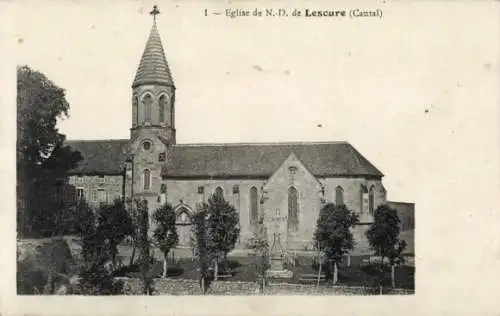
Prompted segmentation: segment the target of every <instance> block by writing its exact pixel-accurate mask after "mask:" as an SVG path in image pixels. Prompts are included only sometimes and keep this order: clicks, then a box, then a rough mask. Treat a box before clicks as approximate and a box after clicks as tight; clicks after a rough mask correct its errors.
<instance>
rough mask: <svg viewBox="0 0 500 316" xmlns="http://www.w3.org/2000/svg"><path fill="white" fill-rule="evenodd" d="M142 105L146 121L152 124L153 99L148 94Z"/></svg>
mask: <svg viewBox="0 0 500 316" xmlns="http://www.w3.org/2000/svg"><path fill="white" fill-rule="evenodd" d="M142 103H143V104H144V121H145V122H148V123H151V104H152V103H153V98H152V97H151V95H150V94H146V95H145V96H144V98H142Z"/></svg>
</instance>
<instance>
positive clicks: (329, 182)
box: [67, 7, 386, 251]
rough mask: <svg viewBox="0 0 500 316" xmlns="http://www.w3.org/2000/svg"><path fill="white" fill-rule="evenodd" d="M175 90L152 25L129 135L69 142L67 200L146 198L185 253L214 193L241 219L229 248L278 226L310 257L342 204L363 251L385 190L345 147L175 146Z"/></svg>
mask: <svg viewBox="0 0 500 316" xmlns="http://www.w3.org/2000/svg"><path fill="white" fill-rule="evenodd" d="M157 13H159V12H158V11H157V9H156V7H155V9H154V10H153V11H152V15H153V16H156V14H157ZM138 57H139V56H138ZM131 79H132V78H131ZM175 91H176V87H175V84H174V80H173V76H172V73H171V71H170V68H169V65H168V63H167V59H166V56H165V52H164V48H163V45H162V41H161V37H160V34H159V31H158V27H157V23H156V19H155V20H154V22H153V25H152V28H151V31H150V33H149V37H148V38H147V41H146V46H145V49H144V52H143V54H142V57H141V58H140V62H139V66H138V68H137V71H136V74H135V77H134V78H133V82H132V86H131V101H130V106H131V112H132V121H131V128H130V138H129V139H110V140H68V141H67V144H68V145H70V146H71V147H72V148H74V149H75V150H78V151H80V153H81V154H82V156H83V160H82V161H80V163H79V164H78V166H77V167H76V168H75V169H73V170H71V171H70V176H69V180H68V181H69V185H70V186H71V187H73V192H74V198H76V199H81V198H85V200H86V201H88V202H89V203H90V204H91V205H99V203H110V202H112V201H113V200H114V199H116V198H122V199H135V198H139V199H146V200H147V201H148V205H149V212H150V213H152V212H153V211H154V210H155V209H156V208H158V207H159V206H160V205H162V204H163V203H165V202H168V203H170V204H171V205H172V206H173V207H174V210H175V212H176V216H177V219H176V224H177V230H178V234H179V246H180V247H189V246H190V240H191V235H190V234H191V221H190V218H191V216H192V214H193V213H194V212H196V206H197V204H198V203H200V202H202V201H206V200H207V199H208V198H209V197H210V195H212V194H214V193H215V192H217V193H220V194H222V195H223V196H224V197H225V199H226V200H227V201H229V202H230V203H231V204H232V205H234V207H235V208H236V209H237V211H238V212H239V216H240V217H239V223H240V229H241V234H240V240H239V241H238V245H237V247H239V248H244V247H245V245H246V242H247V241H248V239H249V238H251V237H252V236H253V234H254V233H255V232H256V231H257V230H258V229H259V225H266V227H269V229H271V230H272V229H273V228H272V227H275V226H274V225H275V223H276V222H279V223H280V225H281V227H282V228H280V230H281V232H282V234H281V243H282V244H283V246H284V247H286V248H287V249H289V250H311V249H312V247H313V243H312V239H313V234H314V230H315V227H316V220H317V217H318V215H319V211H320V209H321V206H322V204H323V203H325V202H333V203H344V204H345V205H346V206H347V207H348V208H349V209H351V210H353V211H354V212H356V213H358V214H359V218H360V223H359V225H358V226H357V227H355V228H354V229H353V233H354V236H355V240H356V247H357V249H358V250H360V251H363V250H367V249H368V244H367V241H366V237H365V236H364V232H365V231H366V230H367V229H368V227H369V226H368V225H369V224H370V223H371V222H372V221H373V212H374V209H376V208H377V206H378V205H380V204H382V203H385V202H386V190H385V188H384V186H383V184H382V178H383V174H382V173H381V172H380V171H379V170H378V169H377V168H376V167H375V166H374V165H373V164H372V163H370V161H368V159H366V158H365V157H364V156H363V155H362V154H361V153H360V152H358V151H357V150H356V149H355V148H354V147H353V146H352V145H351V144H349V143H348V142H344V141H332V142H297V143H234V144H233V143H231V144H178V143H177V142H176V133H177V126H176V123H175V121H176V116H175ZM181 130H182V128H181ZM261 219H262V220H261Z"/></svg>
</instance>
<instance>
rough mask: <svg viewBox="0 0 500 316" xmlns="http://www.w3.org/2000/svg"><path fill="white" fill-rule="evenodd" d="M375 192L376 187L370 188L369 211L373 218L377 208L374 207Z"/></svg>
mask: <svg viewBox="0 0 500 316" xmlns="http://www.w3.org/2000/svg"><path fill="white" fill-rule="evenodd" d="M373 191H374V187H373V186H372V187H371V188H370V192H369V193H368V209H369V211H370V214H371V215H372V216H373V215H374V214H373V211H374V206H375V205H374V196H373V194H374V192H373Z"/></svg>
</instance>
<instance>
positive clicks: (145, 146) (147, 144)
mask: <svg viewBox="0 0 500 316" xmlns="http://www.w3.org/2000/svg"><path fill="white" fill-rule="evenodd" d="M142 148H143V149H144V150H145V151H149V150H151V142H144V143H142Z"/></svg>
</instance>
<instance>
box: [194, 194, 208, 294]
mask: <svg viewBox="0 0 500 316" xmlns="http://www.w3.org/2000/svg"><path fill="white" fill-rule="evenodd" d="M207 209H208V207H207V205H206V204H205V203H204V204H203V205H201V206H200V207H199V209H198V210H197V212H196V213H194V214H193V218H192V223H193V224H192V225H193V226H192V230H193V241H194V242H193V246H194V247H195V253H196V256H197V258H198V265H199V271H200V288H201V291H202V293H203V294H205V293H206V292H207V290H208V288H209V287H210V283H211V281H212V276H211V275H210V269H209V266H210V262H211V261H212V258H213V254H212V253H211V250H212V248H211V247H209V245H208V244H209V240H208V228H207V217H208V213H207Z"/></svg>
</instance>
